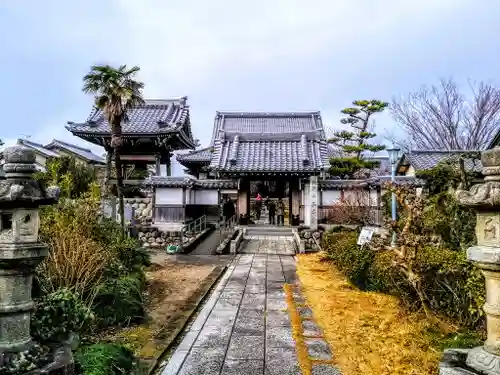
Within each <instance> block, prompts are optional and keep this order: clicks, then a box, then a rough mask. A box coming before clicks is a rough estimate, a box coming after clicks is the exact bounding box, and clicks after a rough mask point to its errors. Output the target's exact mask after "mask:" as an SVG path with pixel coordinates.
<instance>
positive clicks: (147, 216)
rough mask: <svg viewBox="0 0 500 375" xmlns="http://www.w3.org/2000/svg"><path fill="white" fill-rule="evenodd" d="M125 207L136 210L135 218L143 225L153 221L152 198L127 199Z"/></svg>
mask: <svg viewBox="0 0 500 375" xmlns="http://www.w3.org/2000/svg"><path fill="white" fill-rule="evenodd" d="M124 202H125V207H130V208H132V209H133V210H134V216H135V218H136V219H138V220H139V222H141V223H144V224H146V223H150V222H151V221H152V219H153V200H152V199H151V198H125V199H124Z"/></svg>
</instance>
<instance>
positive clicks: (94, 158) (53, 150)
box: [17, 139, 104, 169]
mask: <svg viewBox="0 0 500 375" xmlns="http://www.w3.org/2000/svg"><path fill="white" fill-rule="evenodd" d="M17 142H18V143H19V144H22V145H24V146H26V147H29V148H31V149H33V150H34V151H35V152H38V153H40V154H41V155H43V156H45V157H47V158H58V157H60V156H61V154H60V153H59V152H58V151H57V147H60V148H62V149H64V150H67V151H69V152H71V153H73V154H75V156H77V157H80V158H82V159H84V160H85V161H87V162H97V163H104V159H103V158H102V157H100V156H98V155H96V154H94V153H93V152H92V151H90V150H89V149H86V148H83V147H80V146H76V145H73V144H71V143H67V142H63V141H58V140H55V139H54V140H53V141H52V142H51V143H49V144H48V145H46V146H44V145H42V144H41V143H36V142H32V141H29V140H27V139H18V140H17ZM39 168H42V169H44V168H45V167H44V166H39Z"/></svg>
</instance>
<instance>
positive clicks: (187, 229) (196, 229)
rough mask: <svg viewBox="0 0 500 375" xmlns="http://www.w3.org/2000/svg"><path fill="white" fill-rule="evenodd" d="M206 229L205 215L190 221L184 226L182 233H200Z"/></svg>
mask: <svg viewBox="0 0 500 375" xmlns="http://www.w3.org/2000/svg"><path fill="white" fill-rule="evenodd" d="M205 229H207V217H206V216H205V215H203V216H200V217H199V218H197V219H195V220H192V221H190V222H189V223H187V224H186V225H185V226H184V229H183V233H200V232H203V231H204V230H205Z"/></svg>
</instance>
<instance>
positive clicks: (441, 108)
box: [389, 79, 500, 150]
mask: <svg viewBox="0 0 500 375" xmlns="http://www.w3.org/2000/svg"><path fill="white" fill-rule="evenodd" d="M468 86H469V89H470V95H469V96H465V95H464V94H463V93H462V92H461V90H460V88H459V87H458V85H457V83H456V82H455V81H454V80H453V79H447V80H446V79H442V80H441V81H440V84H439V85H432V86H431V87H428V86H424V87H422V88H421V89H420V90H419V91H417V92H415V93H411V94H409V96H408V97H406V98H405V97H400V98H397V99H393V102H392V105H391V106H390V107H389V108H390V111H391V114H392V116H393V118H394V120H395V121H396V123H397V124H398V125H399V126H400V127H401V128H402V129H403V130H404V131H405V132H406V133H407V134H408V136H409V138H410V139H411V143H412V146H413V147H416V148H419V149H427V150H481V149H484V148H485V147H486V146H487V145H488V143H489V142H490V141H491V140H492V139H493V137H494V136H495V133H496V132H497V131H498V130H499V125H500V90H499V89H498V88H496V87H495V86H493V85H491V84H489V83H485V82H479V83H476V82H473V81H470V80H469V85H468Z"/></svg>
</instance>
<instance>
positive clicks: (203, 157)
mask: <svg viewBox="0 0 500 375" xmlns="http://www.w3.org/2000/svg"><path fill="white" fill-rule="evenodd" d="M211 149H212V147H205V148H202V149H199V150H195V151H190V152H188V153H187V154H179V155H177V157H176V158H177V161H178V162H179V163H181V164H182V165H184V163H210V160H211V159H212V152H211V151H210V150H211Z"/></svg>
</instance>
